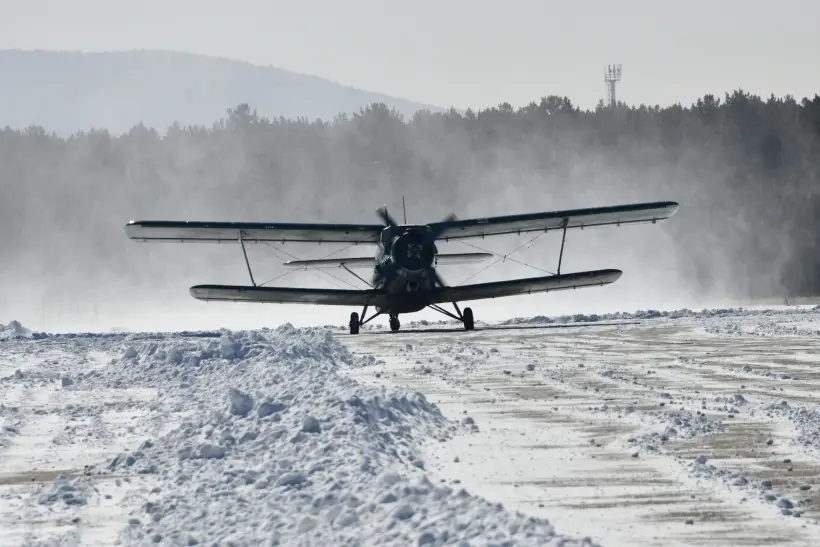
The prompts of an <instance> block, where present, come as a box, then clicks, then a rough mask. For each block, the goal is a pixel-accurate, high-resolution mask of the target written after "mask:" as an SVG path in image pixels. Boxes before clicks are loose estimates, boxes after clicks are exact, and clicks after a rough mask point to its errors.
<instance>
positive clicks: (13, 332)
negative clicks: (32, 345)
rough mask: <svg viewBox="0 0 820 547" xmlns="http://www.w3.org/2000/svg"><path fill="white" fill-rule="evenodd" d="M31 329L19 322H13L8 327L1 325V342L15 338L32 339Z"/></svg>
mask: <svg viewBox="0 0 820 547" xmlns="http://www.w3.org/2000/svg"><path fill="white" fill-rule="evenodd" d="M31 337H32V334H31V331H30V330H29V329H27V328H26V327H24V326H23V325H21V324H20V322H19V321H12V322H11V323H9V324H8V325H3V324H2V323H0V340H12V339H14V338H31Z"/></svg>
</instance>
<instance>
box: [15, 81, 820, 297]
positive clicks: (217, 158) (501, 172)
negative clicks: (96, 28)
mask: <svg viewBox="0 0 820 547" xmlns="http://www.w3.org/2000/svg"><path fill="white" fill-rule="evenodd" d="M0 124H2V120H0ZM0 185H2V186H0V188H2V199H0V230H1V231H0V259H1V261H2V263H0V271H2V272H3V273H4V275H6V276H7V277H8V276H10V275H12V274H13V275H16V276H21V275H24V276H27V277H28V278H38V277H39V278H43V279H45V278H50V277H51V276H56V275H60V272H66V274H71V275H72V276H73V278H74V279H82V280H83V281H84V282H95V281H100V282H101V281H102V280H104V279H107V278H111V277H112V276H114V277H117V276H119V277H120V278H122V276H128V278H131V279H135V278H137V277H140V278H143V279H142V280H141V281H140V282H142V283H146V282H149V281H147V280H146V279H144V278H145V277H146V276H145V275H140V276H135V275H134V274H133V271H134V270H135V269H140V270H141V271H145V269H146V268H147V269H150V271H151V275H152V276H154V277H153V278H152V279H151V280H150V282H157V280H158V279H161V278H162V276H163V275H167V269H164V268H166V267H167V265H153V266H152V265H148V264H144V263H142V262H140V261H139V260H138V259H136V258H134V256H132V254H131V252H132V251H133V248H132V247H131V246H129V244H128V243H127V241H125V240H124V236H123V234H122V227H123V225H124V223H125V221H127V220H129V219H134V218H138V217H139V218H174V219H184V218H187V219H203V220H204V219H236V220H284V221H335V222H356V221H362V222H377V220H376V218H375V216H374V215H373V211H374V210H375V208H376V207H378V206H379V205H381V204H382V203H384V202H390V203H393V204H395V203H397V202H398V203H400V200H401V196H402V195H405V196H406V198H407V203H408V212H409V213H411V218H410V219H409V220H410V221H433V220H438V219H439V218H440V217H443V216H444V215H445V214H446V213H449V212H450V211H455V212H456V213H457V214H458V215H459V216H465V215H467V214H483V215H487V214H502V213H513V212H525V211H532V210H538V209H543V208H544V207H546V208H549V209H553V208H563V207H574V206H594V205H607V204H613V203H619V202H624V201H645V200H654V199H673V200H678V201H680V202H681V204H682V208H681V210H680V212H679V214H678V216H677V217H675V219H674V221H670V222H668V223H664V224H663V226H662V227H661V228H659V229H663V230H666V231H667V232H669V233H671V234H674V236H675V242H676V245H677V248H676V249H672V250H670V252H671V251H674V252H676V253H677V254H678V255H679V256H680V257H682V258H681V262H682V263H683V264H684V265H685V268H686V271H685V272H682V274H683V275H686V276H689V277H690V278H691V279H693V280H695V281H697V283H698V284H699V286H700V287H703V288H709V287H710V284H711V283H713V282H714V279H715V271H716V269H720V270H721V271H722V272H724V274H725V273H726V272H728V274H729V275H730V276H735V277H736V278H737V279H738V280H739V281H738V284H737V287H736V288H737V290H738V291H740V292H743V293H746V295H752V296H758V295H766V296H769V295H771V294H782V291H783V289H784V288H785V290H787V291H788V292H789V293H790V294H792V295H796V294H817V293H818V292H820V273H819V272H820V245H818V243H817V242H818V239H820V214H818V213H820V96H817V95H815V97H814V99H812V100H808V99H804V100H803V101H800V102H798V101H796V100H794V99H793V98H791V97H786V98H777V97H774V96H772V97H770V98H768V99H767V100H763V99H761V98H760V97H757V96H754V95H751V94H748V93H745V92H743V91H739V90H738V91H735V92H733V93H730V94H726V95H725V97H723V98H718V97H715V96H711V95H707V96H705V97H703V98H702V99H700V100H698V101H697V103H696V104H693V105H691V106H690V107H683V106H681V105H674V106H670V107H666V108H660V107H649V106H643V105H642V106H639V107H631V106H627V105H623V104H621V105H619V106H618V107H617V108H615V109H610V108H604V107H603V105H599V107H598V108H597V109H596V110H594V111H583V110H580V109H579V108H577V107H575V106H574V105H573V104H572V102H571V101H570V100H569V99H568V98H566V97H555V96H550V97H546V98H543V99H541V100H540V101H539V102H533V103H531V104H529V105H527V106H525V107H523V108H519V109H514V108H513V107H511V106H510V105H509V104H502V105H499V106H498V107H495V108H490V109H487V110H483V111H479V112H473V111H467V112H465V113H459V112H456V111H450V112H446V113H437V114H436V113H429V112H425V111H421V112H418V113H417V114H415V115H414V116H413V117H412V118H411V119H409V120H405V119H403V118H402V117H401V116H400V115H398V114H396V113H395V112H392V111H390V110H388V109H387V108H386V107H384V105H380V104H373V105H370V106H369V107H367V108H366V109H363V110H362V111H361V112H360V113H359V114H357V115H354V116H351V117H347V116H339V117H337V118H336V119H334V120H332V121H310V120H307V119H297V120H288V119H266V118H262V117H260V116H258V115H257V114H256V112H255V111H254V110H253V109H252V108H251V107H249V106H248V105H239V106H238V107H236V108H232V109H229V110H228V113H227V116H226V117H225V118H224V119H222V120H219V121H217V122H216V123H214V125H213V126H212V127H210V128H208V127H180V126H178V125H175V126H172V127H170V128H168V130H167V131H166V132H165V133H164V134H163V133H160V132H158V131H156V130H153V129H148V128H145V127H143V126H139V127H135V128H133V129H132V130H131V131H129V132H128V133H126V134H123V135H111V134H109V133H108V132H106V131H92V132H88V133H77V134H75V135H72V136H71V137H68V138H58V137H56V136H54V135H51V134H49V133H48V132H47V131H45V130H44V129H42V128H36V127H34V128H29V129H26V130H12V129H8V128H6V129H5V130H3V131H0ZM510 196H514V198H511V197H510ZM397 200H398V201H397ZM740 280H742V282H741V281H740ZM207 281H213V279H211V278H208V279H207Z"/></svg>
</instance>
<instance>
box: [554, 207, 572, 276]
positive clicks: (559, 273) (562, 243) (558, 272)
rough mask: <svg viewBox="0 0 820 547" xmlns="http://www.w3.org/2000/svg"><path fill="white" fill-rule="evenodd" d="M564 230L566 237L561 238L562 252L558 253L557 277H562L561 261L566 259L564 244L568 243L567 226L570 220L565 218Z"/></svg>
mask: <svg viewBox="0 0 820 547" xmlns="http://www.w3.org/2000/svg"><path fill="white" fill-rule="evenodd" d="M562 224H563V229H564V235H563V236H561V252H560V253H558V271H557V272H555V273H556V274H557V275H561V261H562V260H563V258H564V243H565V242H566V241H567V225H568V224H569V219H568V218H564V222H563V223H562Z"/></svg>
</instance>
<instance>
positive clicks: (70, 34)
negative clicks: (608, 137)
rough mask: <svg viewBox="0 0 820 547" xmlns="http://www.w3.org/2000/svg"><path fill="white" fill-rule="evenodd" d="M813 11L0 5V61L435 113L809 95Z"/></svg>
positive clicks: (331, 0)
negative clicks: (139, 59)
mask: <svg viewBox="0 0 820 547" xmlns="http://www.w3.org/2000/svg"><path fill="white" fill-rule="evenodd" d="M817 21H820V2H815V1H811V0H780V1H779V2H777V3H774V4H772V3H768V2H767V3H765V4H764V3H762V2H760V1H759V0H758V1H755V0H720V1H715V0H709V1H707V0H688V1H686V2H682V1H680V0H678V1H674V2H660V1H658V0H622V1H620V2H614V1H613V2H604V1H601V0H588V1H584V0H575V1H574V2H567V1H564V0H562V1H561V2H552V1H548V0H506V1H504V2H488V1H486V0H485V1H481V0H472V1H467V0H450V1H446V0H416V1H415V2H413V3H412V4H407V3H405V2H401V3H400V2H388V1H385V0H346V1H344V2H342V1H338V0H301V1H299V2H294V1H291V0H288V1H287V2H284V1H276V0H267V1H263V0H232V1H231V2H217V1H214V0H206V1H202V0H197V1H194V0H161V1H160V0H139V1H134V0H132V1H112V0H71V1H70V2H69V1H66V0H0V48H20V49H68V50H85V51H101V50H123V49H136V48H140V49H171V50H178V51H189V52H193V53H204V54H209V55H218V56H223V57H230V58H234V59H242V60H246V61H250V62H252V63H254V64H262V65H274V66H278V67H282V68H287V69H290V70H294V71H297V72H303V73H308V74H314V75H318V76H323V77H327V78H330V79H332V80H335V81H338V82H341V83H344V84H348V85H352V86H355V87H359V88H364V89H368V90H372V91H381V92H385V93H388V94H391V95H395V96H402V97H406V98H409V99H413V100H417V101H421V102H426V103H432V104H436V105H440V106H450V105H454V106H457V107H460V108H466V107H473V108H481V107H485V106H488V105H495V104H498V103H499V102H503V101H508V102H510V103H512V104H513V105H516V106H518V105H520V104H524V103H527V102H529V101H530V100H536V99H538V98H539V97H540V96H542V95H547V94H560V95H568V96H569V97H570V98H572V99H573V100H574V101H575V102H576V103H577V104H579V105H580V106H583V107H586V108H591V107H593V106H594V105H595V103H596V102H597V100H598V99H599V98H602V97H604V96H605V94H606V88H605V86H604V83H603V70H604V67H605V66H606V65H607V64H609V63H622V64H623V70H624V72H623V81H622V83H621V84H620V86H619V88H618V90H619V98H620V99H622V100H624V101H626V102H628V103H630V104H639V103H642V102H645V103H650V104H668V103H672V102H676V101H681V102H684V103H690V102H692V101H693V100H695V99H696V98H697V97H699V96H702V95H703V94H705V93H710V92H711V93H715V94H722V93H723V92H725V91H728V90H731V89H734V88H737V87H742V88H743V89H746V90H749V91H752V92H755V93H759V94H762V95H768V94H769V93H775V94H776V95H785V94H792V95H795V96H796V97H797V98H798V99H799V98H802V97H803V96H807V95H808V96H813V95H814V93H815V92H820V72H818V71H817V70H816V60H817V54H818V52H820V32H818V31H817V28H818V27H817Z"/></svg>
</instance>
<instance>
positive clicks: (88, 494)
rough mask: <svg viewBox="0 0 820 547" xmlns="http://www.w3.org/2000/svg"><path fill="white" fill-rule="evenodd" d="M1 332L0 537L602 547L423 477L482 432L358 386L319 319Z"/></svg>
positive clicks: (396, 395)
mask: <svg viewBox="0 0 820 547" xmlns="http://www.w3.org/2000/svg"><path fill="white" fill-rule="evenodd" d="M11 330H13V331H14V332H15V333H20V332H25V333H26V335H25V336H22V335H15V336H7V337H5V338H4V341H3V342H0V351H1V352H2V353H0V392H1V393H2V399H1V400H2V401H3V402H2V405H0V431H1V432H2V433H1V434H0V462H2V465H0V496H2V498H1V499H2V507H0V529H2V530H3V531H2V538H0V543H1V544H3V545H41V544H42V545H46V544H48V545H57V544H82V545H91V544H99V545H112V544H122V545H141V544H146V545H149V544H150V545H156V544H159V545H206V544H207V545H216V544H219V545H254V546H256V545H402V546H404V545H430V546H437V545H522V546H526V545H533V546H535V545H564V546H572V545H585V546H591V545H595V543H593V542H592V541H591V540H588V539H574V538H575V537H578V538H582V537H583V535H584V534H583V531H582V530H571V529H569V530H562V531H561V533H560V534H559V533H558V532H557V531H556V530H555V529H554V528H553V526H552V525H551V524H550V522H549V521H548V520H547V519H546V518H543V517H534V516H531V515H525V514H523V513H520V512H515V511H511V510H508V509H507V508H506V507H505V506H504V505H503V504H500V503H498V501H497V500H494V499H489V500H487V499H483V498H480V497H477V496H476V495H474V494H473V493H471V492H470V491H468V490H467V489H465V488H464V487H463V486H461V485H459V484H458V483H453V482H452V481H450V482H447V481H444V480H443V479H441V478H439V477H437V476H435V475H434V474H431V473H430V471H429V470H428V469H427V462H426V460H425V456H424V449H423V448H424V446H425V445H426V444H427V443H431V442H432V443H441V444H446V443H448V442H451V440H452V439H453V438H455V437H457V436H460V437H467V438H468V437H470V436H471V435H474V434H476V431H477V429H476V428H475V427H474V425H472V424H470V423H469V421H462V420H457V419H451V418H448V417H446V416H444V415H443V414H442V413H441V411H440V410H439V409H438V407H437V406H436V405H434V404H432V403H431V402H430V401H429V400H428V399H427V398H426V397H425V396H424V395H422V394H421V393H419V392H417V391H413V390H407V389H403V388H394V387H389V388H388V387H385V386H369V385H364V384H362V383H360V382H359V381H357V380H356V379H354V378H353V377H352V376H351V375H350V374H349V373H348V372H349V371H350V370H352V369H363V368H365V367H367V366H368V365H371V364H372V363H373V360H372V359H369V358H367V357H360V356H355V355H353V354H352V353H351V352H350V351H349V350H348V349H347V348H346V347H345V346H344V345H342V344H341V343H340V341H339V338H338V337H337V336H336V335H334V334H333V333H332V332H331V330H329V329H324V328H322V329H316V328H309V329H295V328H293V327H291V326H290V325H285V326H283V327H281V328H278V329H276V330H267V329H265V330H259V331H253V332H228V331H220V332H211V333H182V334H179V333H178V334H145V333H143V334H128V335H123V334H105V335H103V334H98V335H95V334H85V335H42V334H34V335H33V334H32V333H29V332H28V331H24V330H23V329H22V327H21V326H19V325H18V326H17V327H14V328H13V329H11ZM4 332H5V330H4ZM565 534H566V535H565Z"/></svg>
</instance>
